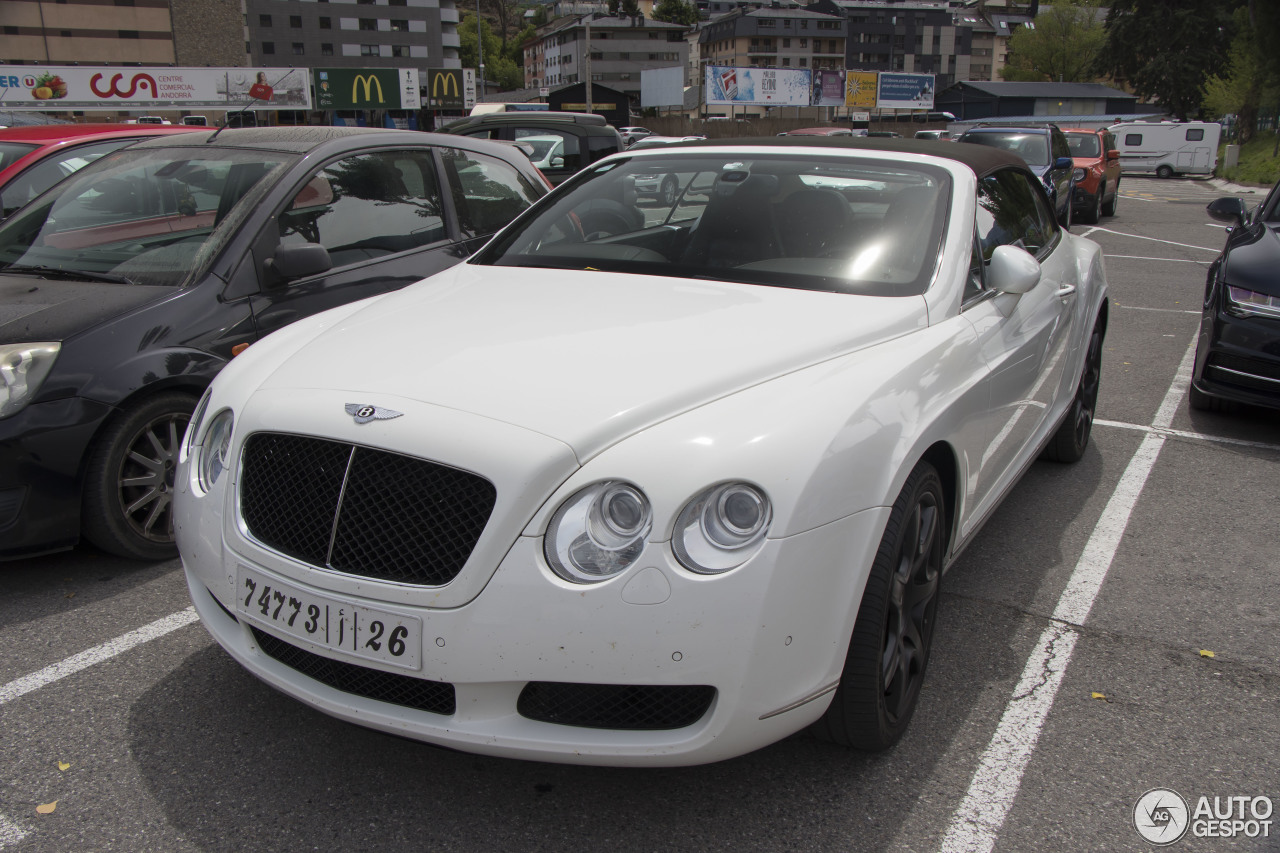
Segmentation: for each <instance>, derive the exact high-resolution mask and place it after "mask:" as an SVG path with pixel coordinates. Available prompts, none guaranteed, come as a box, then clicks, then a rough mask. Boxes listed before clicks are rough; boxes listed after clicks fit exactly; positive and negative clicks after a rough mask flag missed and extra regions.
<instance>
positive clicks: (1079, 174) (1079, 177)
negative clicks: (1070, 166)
mask: <svg viewBox="0 0 1280 853" xmlns="http://www.w3.org/2000/svg"><path fill="white" fill-rule="evenodd" d="M1071 177H1072V178H1074V179H1075V181H1076V183H1079V182H1080V181H1083V180H1084V169H1076V170H1075V171H1073V172H1072V173H1071Z"/></svg>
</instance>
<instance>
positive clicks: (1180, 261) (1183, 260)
mask: <svg viewBox="0 0 1280 853" xmlns="http://www.w3.org/2000/svg"><path fill="white" fill-rule="evenodd" d="M1102 257H1104V258H1127V259H1129V260H1131V261H1169V262H1170V263H1174V264H1207V263H1209V262H1208V261H1193V260H1190V259H1188V258H1144V257H1142V256H1141V255H1103V256H1102Z"/></svg>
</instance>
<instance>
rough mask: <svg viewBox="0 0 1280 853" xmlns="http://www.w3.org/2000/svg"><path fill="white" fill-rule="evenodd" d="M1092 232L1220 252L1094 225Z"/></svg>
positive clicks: (1205, 247) (1215, 250)
mask: <svg viewBox="0 0 1280 853" xmlns="http://www.w3.org/2000/svg"><path fill="white" fill-rule="evenodd" d="M1090 230H1093V231H1105V232H1107V233H1108V234H1115V235H1116V236H1117V237H1132V238H1133V239H1135V240H1151V241H1152V242H1154V243H1164V244H1166V245H1169V246H1181V247H1182V248H1184V249H1199V250H1200V251H1202V252H1213V253H1214V254H1215V255H1216V254H1217V253H1218V252H1220V251H1222V250H1221V249H1210V248H1209V247H1208V246H1193V245H1191V244H1190V243H1177V242H1175V241H1173V240H1161V239H1160V238H1159V237H1144V236H1143V235H1141V234H1126V233H1125V232H1123V231H1113V230H1112V229H1110V228H1103V227H1102V226H1101V225H1095V226H1094V227H1093V228H1092V229H1090Z"/></svg>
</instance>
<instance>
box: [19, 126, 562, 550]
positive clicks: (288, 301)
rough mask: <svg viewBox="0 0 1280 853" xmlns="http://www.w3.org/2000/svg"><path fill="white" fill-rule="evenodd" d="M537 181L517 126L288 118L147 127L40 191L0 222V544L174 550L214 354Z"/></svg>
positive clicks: (509, 201) (409, 263)
mask: <svg viewBox="0 0 1280 853" xmlns="http://www.w3.org/2000/svg"><path fill="white" fill-rule="evenodd" d="M547 191H548V187H547V184H546V182H545V181H544V180H543V178H542V176H541V175H540V174H539V173H538V171H537V169H535V168H534V167H533V166H532V165H531V164H530V163H529V161H528V159H527V158H526V157H525V155H524V154H523V153H521V152H520V151H519V150H517V149H516V148H515V147H514V146H511V145H504V144H500V143H494V142H486V141H484V140H474V139H464V138H460V137H455V136H444V135H441V134H429V133H415V132H410V131H401V130H367V129H359V128H330V127H288V128H261V129H243V130H227V129H222V130H219V131H215V132H195V133H188V134H182V135H179V136H171V137H166V138H162V139H155V140H151V141H146V142H141V143H138V144H135V145H132V146H130V147H128V148H124V149H121V150H119V151H116V152H115V153H112V154H109V155H107V156H106V157H103V158H102V159H100V160H99V161H97V162H96V163H94V164H93V165H91V166H89V167H87V168H86V169H84V170H82V171H81V172H78V173H76V174H75V175H72V176H71V177H70V178H68V179H67V180H66V181H64V182H63V183H61V184H58V185H57V186H56V187H54V188H53V189H51V190H49V191H48V192H46V193H45V194H43V195H41V196H39V197H38V198H36V199H35V200H33V201H32V202H31V203H30V204H29V205H27V206H26V207H24V208H22V209H21V210H20V211H18V213H16V214H15V215H14V216H12V217H10V218H9V219H8V220H6V221H5V222H4V223H3V224H0V306H3V308H2V309H0V557H4V558H10V557H15V556H21V555H25V554H32V553H39V552H45V551H51V550H57V549H61V548H67V547H70V546H72V545H74V544H75V543H76V542H77V541H78V540H79V538H80V537H81V536H82V535H83V536H84V537H85V538H87V539H89V540H90V541H91V542H93V543H94V544H96V545H97V546H99V547H100V548H103V549H105V550H107V551H111V552H114V553H117V554H121V555H124V556H128V557H133V558H138V559H162V558H167V557H169V556H171V555H173V554H175V553H176V551H175V549H174V545H173V530H172V520H171V517H170V511H169V507H170V499H171V492H172V489H173V485H174V484H173V471H174V466H175V463H176V461H177V454H178V445H179V442H180V440H181V438H182V434H183V430H184V429H185V427H186V424H187V421H188V419H189V416H190V414H191V411H192V410H193V409H194V408H195V405H196V402H197V400H198V399H199V397H200V395H201V393H203V391H204V389H205V387H206V386H207V385H208V384H209V382H210V380H212V379H213V376H214V375H215V374H216V373H217V372H218V370H219V369H220V368H221V367H222V366H223V365H224V364H226V363H227V361H228V359H230V358H232V356H233V355H235V354H236V353H237V352H239V350H241V349H243V348H244V347H246V346H248V345H249V344H252V343H253V342H254V341H257V340H259V339H260V338H262V337H263V336H265V335H267V334H268V333H270V332H272V331H274V330H276V329H279V328H280V327H282V326H284V325H285V324H287V323H291V322H293V321H294V320H297V319H299V318H301V317H306V316H308V315H311V314H315V313H317V312H319V311H323V310H325V309H327V308H332V307H334V306H337V305H341V304H344V303H347V302H352V301H354V300H357V299H363V298H365V297H368V296H374V295H376V294H380V293H384V292H386V291H389V290H395V289H397V288H400V287H403V286H405V285H407V284H410V283H412V282H415V281H418V280H420V279H422V278H425V277H426V276H429V275H431V274H433V273H436V272H439V271H440V270H443V269H445V268H447V267H450V266H452V265H454V264H456V263H458V262H459V261H461V260H462V259H463V258H465V257H467V256H468V255H470V254H471V253H472V252H473V251H475V250H476V249H477V248H479V246H480V245H481V244H482V243H484V242H485V240H487V239H488V237H489V235H491V234H492V233H493V232H494V231H496V230H498V229H499V228H501V227H502V226H503V225H505V224H506V223H507V222H509V221H510V220H511V219H513V218H514V217H515V216H516V214H518V213H520V212H521V211H523V210H524V209H525V208H527V207H528V206H529V205H531V204H532V203H533V202H534V201H536V200H537V199H538V198H540V197H541V196H542V195H544V194H545V193H546V192H547ZM351 357H352V358H353V359H359V358H361V354H360V353H352V354H351Z"/></svg>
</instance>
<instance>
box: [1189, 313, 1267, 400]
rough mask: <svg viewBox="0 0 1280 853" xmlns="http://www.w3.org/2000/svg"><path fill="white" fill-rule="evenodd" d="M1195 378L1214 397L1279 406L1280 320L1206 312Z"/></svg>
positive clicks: (1199, 385)
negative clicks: (1208, 314)
mask: <svg viewBox="0 0 1280 853" xmlns="http://www.w3.org/2000/svg"><path fill="white" fill-rule="evenodd" d="M1192 381H1193V382H1194V383H1195V386H1196V388H1198V389H1199V390H1200V391H1202V392H1204V393H1205V394H1209V395H1211V396H1214V397H1223V398H1225V399H1229V400H1236V401H1238V402H1241V403H1248V404H1250V405H1254V406H1265V407H1268V408H1273V409H1280V320H1273V319H1270V318H1266V317H1236V316H1234V315H1231V314H1227V313H1225V312H1223V311H1216V312H1215V313H1214V314H1212V315H1210V316H1207V317H1206V318H1205V319H1204V320H1203V321H1202V323H1201V330H1200V343H1199V346H1198V347H1197V350H1196V363H1195V370H1194V373H1193V375H1192Z"/></svg>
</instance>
